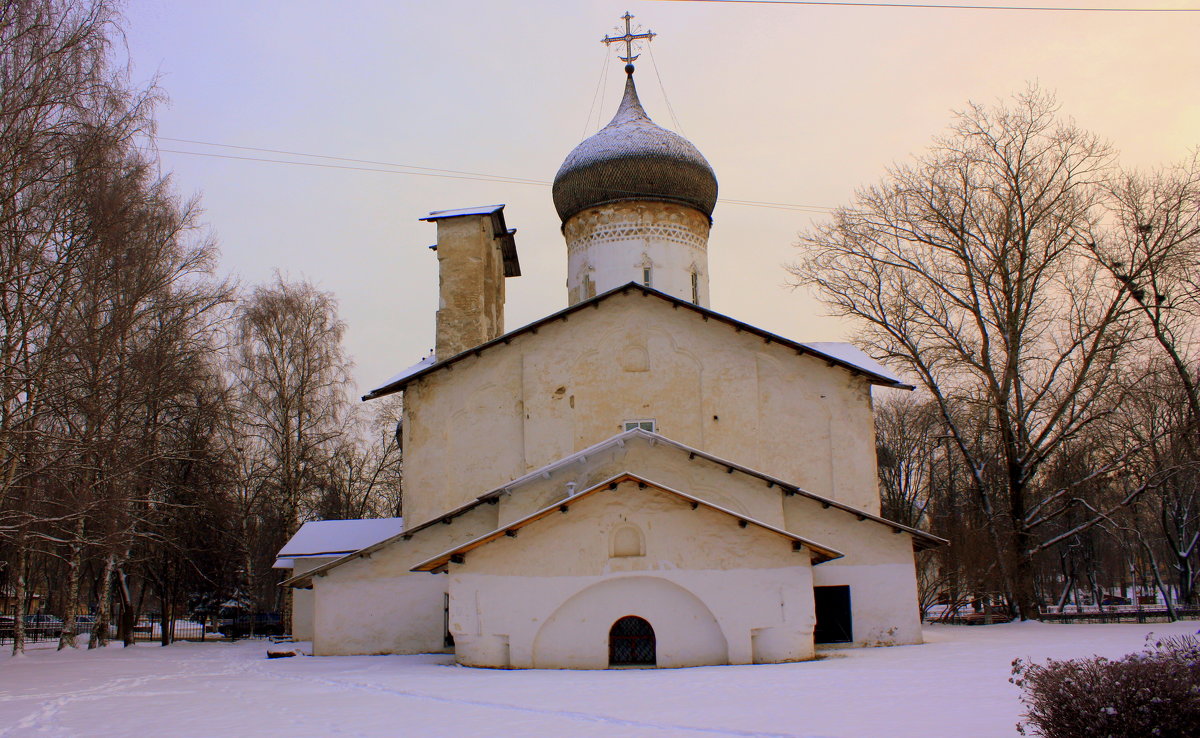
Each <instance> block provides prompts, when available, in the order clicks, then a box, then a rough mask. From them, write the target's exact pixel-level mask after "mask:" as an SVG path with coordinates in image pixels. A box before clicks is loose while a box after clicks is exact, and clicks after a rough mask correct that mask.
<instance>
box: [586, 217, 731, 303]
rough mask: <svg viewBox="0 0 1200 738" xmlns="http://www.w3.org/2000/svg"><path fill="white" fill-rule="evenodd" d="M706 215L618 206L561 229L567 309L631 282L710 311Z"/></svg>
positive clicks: (707, 224) (707, 225) (707, 223)
mask: <svg viewBox="0 0 1200 738" xmlns="http://www.w3.org/2000/svg"><path fill="white" fill-rule="evenodd" d="M708 231H709V221H708V218H707V217H706V216H704V215H703V214H702V213H700V212H699V211H697V210H696V209H694V208H690V207H686V206H684V205H677V204H674V203H664V202H637V201H629V200H624V201H618V202H614V203H608V204H606V205H602V206H599V207H593V208H588V209H587V210H584V211H583V212H581V213H579V214H577V215H574V216H572V217H571V219H570V220H568V221H567V222H566V223H565V224H564V225H563V236H564V237H565V238H566V241H567V296H568V302H569V303H570V304H572V305H573V304H575V303H577V302H579V301H580V300H586V299H588V298H589V297H595V296H596V295H597V294H599V293H601V292H607V291H608V290H611V289H613V288H615V287H620V286H621V285H623V284H628V283H630V282H634V283H636V284H641V285H644V286H646V287H653V288H654V289H656V290H658V291H659V292H665V293H667V294H668V295H671V296H672V297H677V298H679V299H680V300H687V301H688V302H691V303H693V304H695V305H701V306H703V307H708Z"/></svg>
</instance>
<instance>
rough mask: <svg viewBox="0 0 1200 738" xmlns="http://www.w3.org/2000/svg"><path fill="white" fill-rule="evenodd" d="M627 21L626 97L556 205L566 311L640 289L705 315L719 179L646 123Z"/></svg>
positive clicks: (562, 171)
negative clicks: (622, 289) (632, 286)
mask: <svg viewBox="0 0 1200 738" xmlns="http://www.w3.org/2000/svg"><path fill="white" fill-rule="evenodd" d="M632 17H633V16H631V15H630V14H628V13H626V14H625V16H624V20H625V34H624V35H623V36H615V37H613V36H606V37H605V38H604V39H603V41H604V43H606V44H612V43H624V44H625V55H624V56H619V57H618V58H620V59H621V60H622V61H624V62H625V74H626V80H625V93H624V95H623V96H622V98H621V104H620V106H619V107H618V108H617V113H616V115H614V116H613V119H612V121H611V122H609V124H608V125H606V126H605V127H604V128H602V129H600V130H599V131H598V132H596V133H595V134H594V135H592V136H591V137H589V138H587V139H585V140H584V141H583V142H582V143H580V144H579V145H578V146H576V147H575V149H574V150H573V151H572V152H571V153H570V154H569V155H568V156H567V158H566V160H565V161H564V162H563V164H562V166H561V167H560V168H559V170H558V174H557V175H555V177H554V187H553V195H554V206H555V208H556V209H557V211H558V215H559V218H560V219H561V220H562V232H563V237H564V238H565V239H566V242H567V295H568V304H571V305H573V304H575V303H577V302H580V301H582V300H586V299H588V298H589V297H592V296H594V295H596V294H597V293H599V292H604V291H605V290H609V289H612V288H614V287H619V286H620V285H623V284H627V283H629V282H637V283H638V284H644V285H646V286H648V287H652V288H654V289H656V290H659V291H661V292H665V293H667V294H669V295H671V296H673V297H677V298H679V299H682V300H687V301H689V302H693V303H695V304H697V305H701V306H704V307H707V306H708V234H709V228H710V227H711V225H712V212H713V207H714V206H715V205H716V200H717V178H716V175H715V174H714V173H713V170H712V167H711V166H710V165H709V163H708V161H707V160H706V159H705V158H704V155H703V154H701V153H700V152H699V150H697V149H696V147H695V146H694V145H692V143H691V142H690V141H688V140H687V139H685V138H684V137H682V136H680V135H679V134H677V133H675V132H673V131H669V130H667V129H665V128H662V127H661V126H659V125H657V124H656V123H654V121H652V120H651V119H650V116H648V115H647V114H646V110H645V109H644V108H643V107H642V103H641V101H640V100H639V99H638V94H637V87H636V85H635V84H634V81H633V73H634V67H633V61H634V60H635V59H637V55H635V54H633V53H632V44H633V42H634V41H637V40H646V41H649V40H650V39H652V38H653V37H654V35H655V34H654V33H653V32H646V33H634V32H633V30H632V29H631V27H630V19H631V18H632Z"/></svg>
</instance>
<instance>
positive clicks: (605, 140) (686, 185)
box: [553, 75, 717, 223]
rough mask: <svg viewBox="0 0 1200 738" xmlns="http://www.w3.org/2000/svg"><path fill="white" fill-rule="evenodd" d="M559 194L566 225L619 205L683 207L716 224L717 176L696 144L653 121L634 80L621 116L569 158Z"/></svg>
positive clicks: (555, 190)
mask: <svg viewBox="0 0 1200 738" xmlns="http://www.w3.org/2000/svg"><path fill="white" fill-rule="evenodd" d="M553 193H554V207H555V208H556V209H557V210H558V217H559V218H561V219H562V221H563V222H564V223H565V222H566V221H567V219H568V218H570V217H571V216H572V215H575V214H576V213H578V212H579V211H581V210H583V209H585V208H589V207H592V206H594V205H603V204H604V203H608V202H615V201H618V200H659V201H666V202H677V203H682V204H684V205H690V206H691V207H693V208H696V209H697V210H699V211H700V212H702V213H704V214H705V215H707V216H709V218H710V219H711V217H712V211H713V206H715V205H716V202H717V177H716V175H715V174H713V170H712V167H711V166H709V164H708V161H707V160H706V159H705V158H704V155H703V154H701V153H700V152H699V151H698V150H697V149H696V147H695V146H693V145H692V143H691V142H690V141H688V140H687V139H686V138H684V137H683V136H680V135H679V134H677V133H675V132H674V131H668V130H667V129H665V128H661V127H660V126H658V125H656V124H655V123H654V121H652V120H650V116H648V115H646V111H645V109H644V108H642V103H641V102H640V101H639V100H638V96H637V89H636V88H635V87H634V84H633V75H630V76H629V77H628V79H627V80H626V82H625V96H624V97H623V98H622V99H621V106H620V107H619V108H618V109H617V114H616V115H615V116H613V119H612V121H611V122H610V123H609V124H608V125H606V126H605V127H604V128H602V129H600V130H599V131H597V132H596V134H595V135H593V136H591V137H590V138H587V139H585V140H584V141H583V143H581V144H579V145H578V146H576V147H575V150H574V151H572V152H571V153H570V154H569V155H568V156H567V159H566V161H564V162H563V164H562V166H561V167H559V170H558V174H556V175H555V176H554V188H553Z"/></svg>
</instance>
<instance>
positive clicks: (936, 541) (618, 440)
mask: <svg viewBox="0 0 1200 738" xmlns="http://www.w3.org/2000/svg"><path fill="white" fill-rule="evenodd" d="M633 439H640V440H643V441H645V442H647V443H650V444H651V445H661V446H663V447H666V448H673V449H675V450H677V451H679V452H682V453H686V454H687V455H688V458H689V459H704V460H705V461H708V462H710V463H712V464H715V465H716V466H723V467H725V469H726V470H727V471H729V472H730V473H732V472H735V471H736V472H738V473H740V474H746V475H748V476H751V477H754V478H755V479H759V480H761V481H763V482H765V483H766V485H767V487H768V488H774V487H778V488H779V491H780V493H782V494H783V495H784V496H791V495H800V496H801V497H806V498H808V499H811V500H813V501H816V502H819V503H821V507H823V508H825V509H834V510H838V511H840V512H844V513H846V514H849V515H853V516H855V517H856V518H857V519H858V520H859V521H862V522H867V521H869V522H872V523H875V524H878V525H886V526H887V527H889V528H891V529H892V532H894V533H908V534H909V535H911V536H912V543H913V549H914V550H916V551H924V550H927V549H930V548H936V547H938V546H944V545H946V544H947V543H949V541H947V540H946V539H945V538H940V537H938V536H935V535H933V534H932V533H926V532H925V531H923V530H920V529H918V528H912V527H910V526H907V525H904V524H903V523H897V522H896V521H894V520H888V519H887V518H884V517H881V516H879V515H873V514H871V513H869V512H866V511H864V510H859V509H858V508H855V507H851V506H850V505H847V504H845V503H841V502H838V501H836V500H831V499H829V498H828V497H824V496H822V495H818V494H816V493H814V492H809V491H808V490H806V489H803V488H801V487H798V486H796V485H794V484H789V483H787V482H785V481H783V480H781V479H778V478H777V477H772V476H771V475H769V474H764V473H763V472H760V471H756V470H754V469H751V468H749V467H746V466H742V465H741V464H735V463H733V462H732V461H727V460H725V459H722V458H720V457H719V456H713V455H712V454H709V453H706V452H704V451H701V450H700V449H697V448H692V447H691V446H688V445H687V444H684V443H680V442H678V441H673V440H671V439H670V438H667V437H666V436H662V435H659V434H658V433H651V432H650V431H646V430H642V429H641V428H634V429H631V430H627V431H624V432H622V433H618V434H617V435H615V436H611V437H609V438H607V439H605V440H603V441H601V442H599V443H596V444H593V445H591V446H588V447H587V448H585V449H582V450H580V451H576V452H575V453H573V454H571V455H570V456H564V457H563V458H561V459H558V460H557V461H553V462H551V463H549V464H546V465H545V466H543V467H540V468H538V469H534V470H533V471H531V472H528V473H526V474H524V475H522V476H520V477H517V478H516V479H513V480H511V481H509V482H507V483H505V484H504V485H502V486H500V487H496V488H495V489H492V490H490V491H488V492H485V493H484V494H482V495H480V496H479V497H477V498H475V499H474V500H472V501H471V502H468V503H467V504H465V505H460V506H459V507H456V508H454V509H453V510H450V511H448V512H446V513H443V514H442V515H439V516H438V517H436V518H431V519H430V520H427V521H425V522H424V523H420V524H418V525H415V526H413V527H411V528H407V529H405V530H404V531H402V532H399V533H397V534H396V535H394V536H392V537H391V538H387V539H384V540H382V541H379V542H377V543H373V544H371V545H369V546H367V547H366V548H363V549H361V550H359V551H354V552H351V553H348V554H347V555H345V556H343V557H342V558H340V559H337V560H336V561H330V562H329V563H327V564H323V565H321V566H318V567H316V568H314V569H312V570H311V571H308V572H306V573H304V574H301V575H298V576H295V577H292V578H291V579H287V580H285V581H283V582H280V586H284V587H288V586H298V585H302V584H304V583H305V582H307V581H308V580H309V578H310V577H311V576H312V575H320V574H324V573H325V572H327V571H329V570H330V569H334V568H337V567H339V566H341V565H342V564H346V563H349V562H351V561H353V560H354V559H356V558H359V557H362V556H369V555H371V554H372V553H374V552H376V551H378V550H380V549H382V548H385V547H387V546H389V545H391V544H392V543H394V542H396V541H398V540H401V539H404V540H407V539H409V538H412V537H413V536H414V535H415V534H417V533H419V532H420V531H422V530H425V529H426V528H431V527H433V526H435V525H437V524H439V523H443V524H449V523H452V522H453V521H454V519H455V518H457V517H459V516H460V515H465V514H466V513H469V512H471V511H472V510H474V509H475V508H477V507H479V506H480V505H484V504H487V503H490V502H495V501H496V500H498V499H499V498H500V496H501V495H503V494H506V493H508V492H511V491H512V490H514V489H517V488H518V487H521V486H523V485H525V484H527V483H529V482H531V481H534V480H536V479H539V478H542V477H544V476H545V475H546V474H549V473H552V472H554V471H557V470H558V469H559V468H561V467H564V466H568V465H570V464H573V463H575V462H577V461H579V460H580V459H585V458H586V457H588V456H591V455H593V454H597V453H601V452H603V451H606V450H608V449H610V448H612V447H613V446H622V445H624V444H625V443H627V442H629V441H630V440H633ZM556 509H557V508H556Z"/></svg>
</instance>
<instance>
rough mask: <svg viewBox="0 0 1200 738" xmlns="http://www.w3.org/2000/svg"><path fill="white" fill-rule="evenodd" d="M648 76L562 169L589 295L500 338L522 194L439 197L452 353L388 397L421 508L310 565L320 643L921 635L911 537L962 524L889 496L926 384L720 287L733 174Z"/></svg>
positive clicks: (719, 646)
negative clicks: (697, 140) (715, 215)
mask: <svg viewBox="0 0 1200 738" xmlns="http://www.w3.org/2000/svg"><path fill="white" fill-rule="evenodd" d="M629 74H630V78H629V79H628V80H627V82H626V91H625V96H624V98H623V99H622V102H621V106H620V108H619V110H618V112H617V115H616V116H615V117H614V119H613V121H612V122H611V123H610V124H609V125H608V126H606V127H605V128H604V129H602V130H601V131H599V132H598V133H597V134H596V135H594V136H592V137H591V138H589V139H588V140H587V141H585V142H584V143H582V144H580V145H579V146H578V147H576V149H575V150H574V151H573V152H572V153H571V154H570V155H569V156H568V158H567V160H566V161H565V162H564V164H563V167H562V168H560V170H559V173H558V175H557V176H556V178H555V182H554V186H553V196H554V200H555V206H556V208H557V210H558V212H559V215H560V217H561V218H562V220H563V235H564V238H565V240H566V245H567V249H568V274H567V280H566V284H567V288H568V305H569V306H568V308H567V309H565V310H563V311H560V312H558V313H554V314H552V315H550V316H548V317H546V318H544V319H542V320H539V321H537V322H535V323H532V324H530V325H528V326H525V327H524V328H521V329H518V330H515V331H511V332H509V333H505V334H503V335H499V327H500V326H502V325H503V313H502V309H503V294H504V285H503V282H504V279H505V278H506V277H511V276H516V275H517V274H519V268H518V267H517V266H516V251H515V244H514V242H513V238H512V234H513V231H512V230H510V229H508V228H507V226H505V225H504V222H503V220H502V218H500V216H499V215H498V213H500V212H501V211H502V208H503V206H495V207H492V208H488V209H483V210H470V211H453V212H450V214H447V213H446V212H443V213H440V214H437V213H435V214H433V215H436V216H437V217H436V218H433V216H431V219H435V220H437V221H438V252H439V260H440V262H441V264H442V266H443V274H442V276H441V280H440V285H441V297H440V300H441V305H442V312H439V318H438V349H437V352H436V353H437V355H436V356H435V357H432V358H430V359H427V360H425V361H423V362H421V363H419V364H418V365H417V366H414V367H413V368H412V369H410V370H406V371H405V372H403V373H401V374H399V375H397V376H396V377H395V378H394V379H393V380H392V381H391V382H389V383H388V384H386V385H384V386H383V387H380V388H379V389H376V390H374V391H373V392H371V393H370V394H369V395H368V398H375V397H382V396H385V395H387V394H391V393H393V392H399V391H403V392H404V405H403V420H402V445H403V449H404V484H405V487H404V513H405V518H404V529H403V531H402V532H400V533H399V534H397V535H394V536H392V537H390V538H387V539H385V540H381V541H379V542H377V543H374V544H373V545H370V546H366V547H364V548H362V549H360V550H358V551H355V552H354V553H352V554H349V555H346V556H343V557H341V558H339V559H336V560H334V561H331V562H329V563H326V564H324V565H322V566H318V567H315V568H313V569H312V570H311V571H307V572H300V573H298V574H297V576H295V577H293V578H292V579H291V580H289V581H288V582H287V584H290V585H291V586H296V587H311V591H312V599H313V602H314V615H313V625H312V631H313V651H314V654H316V655H339V654H374V653H420V652H429V651H447V650H452V651H453V652H454V653H455V657H456V659H457V661H458V662H459V663H461V664H464V665H470V666H486V667H496V668H578V669H601V668H607V667H610V666H618V665H628V664H637V665H642V666H657V667H684V666H699V665H710V664H750V663H777V662H785V661H798V660H803V659H808V658H812V656H813V654H814V652H815V649H816V647H817V646H818V645H822V644H829V643H838V644H841V645H849V646H881V645H897V644H912V643H920V642H921V629H920V623H919V621H918V614H917V579H916V570H915V566H914V558H913V552H914V549H915V548H924V547H929V546H933V545H939V543H941V541H940V539H936V538H934V537H933V536H930V535H928V534H925V533H922V532H921V531H917V530H913V529H911V528H907V527H905V526H902V525H899V524H897V523H894V522H891V521H887V520H884V519H882V518H880V517H879V516H878V512H879V495H878V489H877V475H876V466H875V437H874V427H873V416H872V406H871V387H872V386H873V385H882V386H889V387H904V386H906V385H904V384H903V383H902V382H900V380H899V379H897V378H895V377H893V376H891V375H889V374H888V373H887V372H886V370H884V369H883V368H881V367H879V366H878V365H877V364H874V363H873V362H871V361H870V360H869V359H867V358H866V357H865V356H863V355H862V354H861V353H860V352H858V351H856V350H854V349H852V348H850V347H846V346H836V345H831V344H822V345H821V346H819V347H818V346H816V345H806V344H801V343H796V342H794V341H790V340H788V339H786V338H783V337H781V336H777V335H774V334H771V333H768V332H765V331H762V330H761V329H758V328H755V327H754V326H751V325H747V324H745V323H741V322H739V321H736V320H734V319H732V318H729V317H727V316H724V315H721V314H719V313H716V312H713V311H711V310H709V309H707V306H708V298H709V273H708V256H707V254H708V236H709V227H710V224H711V220H710V215H711V213H712V208H713V206H714V204H715V202H716V193H717V189H716V187H717V185H716V179H715V175H714V174H713V172H712V170H711V168H710V167H709V165H708V163H707V161H706V160H705V159H704V157H703V156H702V155H701V154H700V153H699V151H698V150H696V148H695V147H694V146H692V144H691V143H690V142H687V141H686V140H684V139H683V138H682V137H680V136H678V135H677V134H674V133H672V132H669V131H666V130H665V129H662V128H660V127H658V126H657V125H655V124H654V123H653V122H652V121H651V120H650V119H649V117H648V116H647V115H646V113H645V111H644V109H643V108H642V106H641V104H640V102H639V101H638V99H637V94H636V89H635V87H634V85H633V81H632V68H630V69H629ZM451 257H453V259H452V258H451ZM451 262H453V263H454V264H457V265H458V266H453V267H451V266H448V265H449V264H451ZM472 264H490V265H491V266H490V267H489V268H487V269H482V270H472V269H471V268H469V267H470V265H472ZM450 308H453V310H451V309H450ZM451 313H452V314H451ZM451 318H452V319H451Z"/></svg>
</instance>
